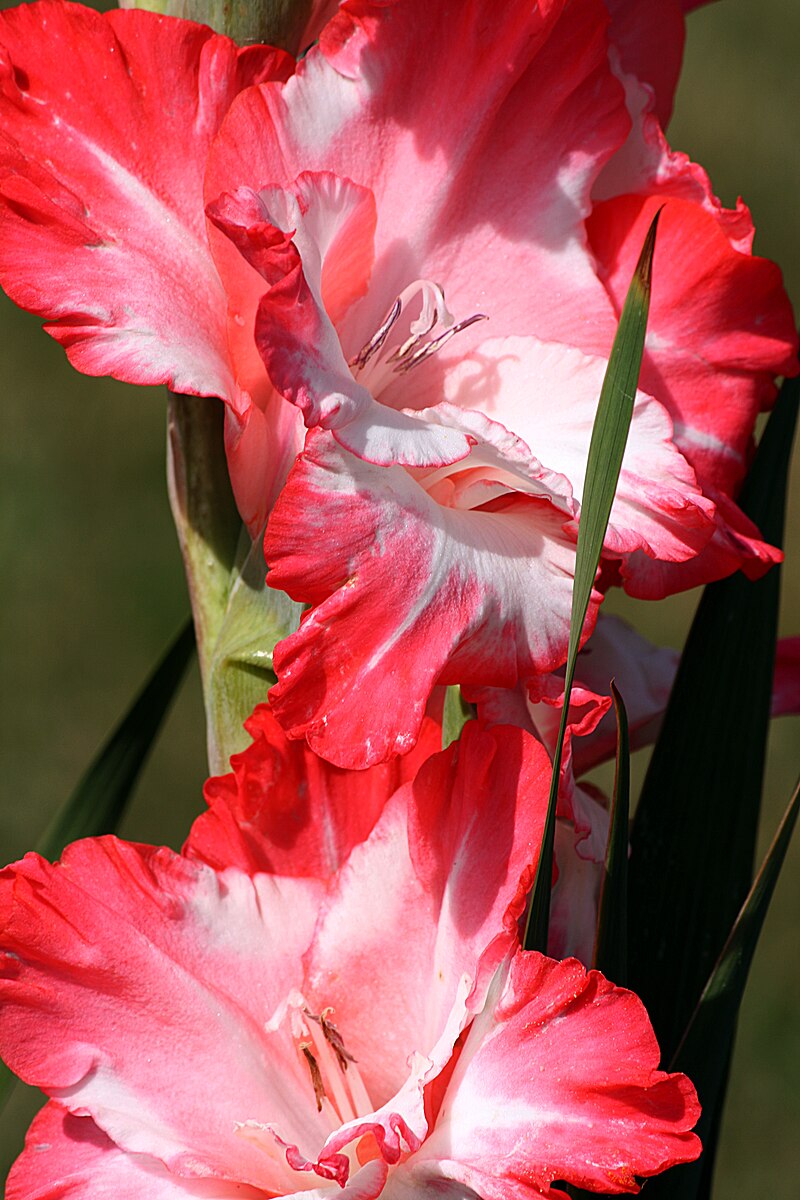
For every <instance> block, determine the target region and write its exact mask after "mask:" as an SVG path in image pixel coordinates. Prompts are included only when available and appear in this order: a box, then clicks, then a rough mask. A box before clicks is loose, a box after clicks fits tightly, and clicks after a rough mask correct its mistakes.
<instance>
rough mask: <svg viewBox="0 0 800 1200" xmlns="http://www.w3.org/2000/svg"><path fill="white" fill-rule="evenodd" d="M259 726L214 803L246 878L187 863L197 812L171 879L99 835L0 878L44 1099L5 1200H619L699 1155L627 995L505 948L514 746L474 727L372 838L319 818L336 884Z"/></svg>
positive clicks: (9, 996) (8, 971)
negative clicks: (245, 812)
mask: <svg viewBox="0 0 800 1200" xmlns="http://www.w3.org/2000/svg"><path fill="white" fill-rule="evenodd" d="M253 728H254V731H255V732H256V733H257V741H259V740H262V741H263V743H264V744H263V745H261V748H260V749H255V751H254V757H253V758H252V762H251V764H250V765H251V767H252V771H246V770H245V764H244V762H243V760H244V758H245V755H243V756H240V767H239V770H238V771H237V777H238V782H237V783H235V784H234V783H233V781H230V782H231V786H230V787H228V788H227V789H226V788H225V787H224V786H223V785H222V783H221V781H217V783H216V784H215V786H214V788H213V789H212V791H213V793H214V796H213V797H212V803H213V805H214V807H213V808H212V810H211V815H212V819H214V820H216V821H217V823H218V824H219V809H220V806H222V805H224V803H225V802H226V797H227V800H228V801H230V802H231V803H232V804H233V805H234V807H235V809H236V811H237V819H238V812H239V808H240V800H241V785H242V784H243V782H244V781H245V779H246V778H248V779H249V781H250V785H251V786H250V789H249V791H250V801H251V809H250V813H251V822H252V823H253V824H255V825H259V824H260V835H261V836H260V841H259V840H258V839H256V838H251V839H250V842H249V847H248V850H247V853H246V856H245V857H246V861H247V865H248V869H247V870H242V869H241V867H240V866H238V865H228V866H226V865H224V864H223V862H221V861H220V845H224V843H223V842H216V843H214V839H213V838H212V839H211V844H213V845H214V850H213V855H214V862H215V867H213V868H212V867H211V866H208V865H206V864H205V863H204V862H203V858H204V855H205V847H206V846H207V845H208V844H209V839H208V827H207V826H206V828H205V829H204V828H203V822H207V821H208V818H207V817H206V818H201V821H200V824H199V825H198V826H196V827H195V830H194V831H193V833H192V835H191V837H190V839H189V843H188V846H187V851H188V852H189V853H190V854H191V855H193V860H192V859H187V858H185V857H180V856H178V855H176V854H174V853H172V852H171V851H169V850H165V849H161V850H159V849H154V848H151V847H146V846H134V845H129V844H126V843H124V842H120V841H118V840H116V839H114V838H103V839H99V840H92V841H85V842H78V843H76V844H75V845H73V846H72V847H70V848H69V849H68V850H67V851H66V852H65V854H64V856H63V859H62V861H61V863H60V864H59V865H56V866H50V865H49V864H48V863H46V862H45V861H43V860H42V859H40V858H39V857H38V856H36V855H29V856H27V857H26V858H25V859H24V860H22V861H21V862H20V863H18V864H16V865H15V866H12V867H9V868H8V869H7V870H6V871H5V872H3V873H2V875H0V946H2V952H3V953H2V956H0V998H1V999H2V1009H0V1049H2V1053H3V1056H4V1057H5V1058H6V1059H7V1061H8V1062H9V1064H10V1065H11V1066H12V1068H13V1069H14V1070H16V1071H17V1072H18V1073H19V1074H20V1075H21V1076H22V1077H23V1078H24V1079H26V1080H28V1081H29V1082H33V1083H35V1084H37V1085H38V1086H40V1087H42V1088H43V1089H44V1090H45V1091H46V1092H47V1093H48V1094H49V1095H50V1096H51V1102H50V1103H49V1104H48V1106H47V1107H46V1108H45V1109H44V1111H43V1113H42V1114H41V1115H40V1116H39V1117H38V1118H37V1120H36V1121H35V1122H34V1125H33V1127H32V1129H31V1132H30V1134H29V1138H28V1142H27V1145H26V1149H25V1151H24V1152H23V1154H22V1156H21V1157H20V1159H19V1160H18V1162H17V1164H16V1166H15V1168H14V1169H13V1171H12V1175H11V1177H10V1180H9V1186H8V1192H7V1196H8V1198H9V1200H23V1197H24V1198H25V1200H30V1197H32V1196H42V1197H44V1196H47V1195H50V1194H51V1187H52V1186H53V1185H54V1181H56V1180H57V1181H59V1182H58V1186H59V1187H62V1186H68V1187H70V1188H72V1189H74V1190H75V1191H76V1194H84V1192H85V1194H87V1195H96V1196H99V1195H109V1196H111V1195H113V1196H114V1197H115V1200H125V1198H127V1197H131V1200H133V1197H134V1196H135V1197H137V1200H138V1198H139V1197H141V1196H142V1195H146V1196H148V1197H151V1196H152V1197H157V1198H158V1200H161V1198H162V1197H163V1198H164V1200H172V1198H173V1197H174V1198H175V1200H179V1198H180V1197H188V1196H203V1197H207V1198H212V1197H213V1198H214V1200H229V1198H233V1197H236V1196H238V1197H251V1198H252V1200H256V1197H259V1196H293V1197H299V1196H309V1197H313V1196H316V1197H322V1196H328V1195H330V1196H331V1197H334V1196H338V1195H344V1196H346V1197H352V1198H354V1200H355V1198H356V1197H357V1198H359V1200H368V1198H370V1197H377V1196H379V1195H384V1196H386V1197H392V1198H399V1197H411V1196H413V1195H419V1194H420V1192H426V1191H427V1190H429V1189H430V1190H431V1191H434V1190H435V1192H436V1194H437V1195H441V1196H446V1197H452V1198H453V1200H456V1197H459V1198H460V1200H464V1198H465V1197H470V1196H475V1197H483V1198H484V1200H508V1198H509V1197H512V1196H513V1197H518V1198H519V1200H528V1198H533V1197H536V1196H542V1195H545V1196H551V1197H557V1196H559V1197H562V1196H563V1195H564V1193H563V1192H562V1191H561V1190H560V1189H558V1188H557V1187H554V1186H552V1185H553V1181H554V1180H566V1181H571V1182H572V1183H574V1184H576V1185H579V1186H588V1187H590V1188H593V1189H596V1190H599V1191H603V1192H608V1191H612V1192H620V1191H635V1190H636V1179H635V1176H637V1175H638V1176H647V1175H651V1174H654V1173H656V1172H659V1171H661V1170H664V1169H665V1168H666V1167H668V1166H670V1165H672V1164H674V1163H678V1162H686V1161H690V1160H692V1159H693V1158H695V1157H696V1156H697V1154H698V1152H699V1148H700V1147H699V1142H698V1139H697V1138H696V1137H695V1136H694V1135H693V1134H692V1133H691V1132H689V1131H690V1129H691V1127H692V1125H693V1124H694V1123H695V1121H696V1119H697V1116H698V1112H699V1109H698V1105H697V1101H696V1097H695V1094H694V1091H693V1089H692V1087H691V1084H690V1083H689V1082H688V1080H686V1078H685V1077H683V1076H680V1075H667V1074H665V1073H663V1072H660V1071H658V1070H657V1066H658V1048H657V1046H656V1043H655V1039H654V1037H653V1034H652V1031H651V1029H650V1027H649V1023H648V1021H647V1017H646V1015H645V1013H644V1010H643V1008H642V1006H641V1004H640V1003H639V1001H638V1000H637V999H636V997H635V996H633V995H632V994H631V993H630V992H626V991H623V990H622V989H619V988H615V987H614V986H613V985H612V984H610V983H608V982H607V981H606V980H605V979H603V977H602V976H600V975H599V974H597V973H596V972H590V973H588V974H587V972H586V971H585V970H584V968H583V967H581V966H580V965H579V964H578V963H577V962H575V961H567V962H564V963H556V962H553V961H551V960H549V959H546V958H543V957H542V956H540V955H538V954H534V953H524V952H522V951H520V950H519V949H518V943H517V940H516V922H517V918H518V916H519V914H520V912H521V909H522V905H523V901H524V896H525V892H526V890H527V887H528V885H529V883H530V879H531V867H530V864H531V862H532V861H534V860H535V857H536V853H537V847H538V844H539V839H540V837H541V831H542V821H543V815H544V809H545V804H546V795H547V786H548V776H549V761H548V759H547V756H546V754H545V753H544V751H543V750H542V748H541V747H540V746H539V745H538V744H537V743H536V742H535V741H534V739H532V738H531V737H529V735H527V734H525V733H524V732H523V731H521V730H518V729H513V728H497V729H494V730H491V731H484V730H481V729H479V728H478V727H477V725H476V724H474V723H472V724H470V725H468V726H467V728H466V730H465V733H464V736H463V738H462V740H461V742H460V743H458V744H456V745H453V746H452V747H450V749H449V750H447V751H445V752H443V753H438V754H435V755H433V756H432V757H431V758H429V759H428V761H427V762H426V763H425V764H424V765H423V766H422V767H421V768H420V769H419V770H418V771H417V773H416V776H415V778H414V780H413V781H412V782H408V783H405V784H403V785H402V786H401V787H400V788H399V790H397V791H396V792H395V793H394V794H393V795H392V796H390V797H389V798H388V800H387V801H386V802H385V806H384V807H383V810H382V812H381V813H380V815H379V816H378V817H377V821H376V823H375V824H374V827H373V828H372V831H371V832H370V833H369V835H368V836H367V837H366V840H362V841H357V839H356V838H355V837H354V836H353V830H352V827H351V826H350V825H349V824H347V823H346V822H345V824H344V826H343V827H341V828H340V826H339V822H341V820H342V818H343V815H344V814H343V810H342V808H341V806H339V805H337V804H336V803H333V804H332V805H331V806H329V807H328V808H327V810H326V811H327V813H328V816H329V818H330V821H331V825H330V829H331V832H332V834H333V844H335V845H337V846H338V850H337V851H336V855H337V856H338V855H340V856H341V857H340V861H339V862H338V863H336V866H335V869H334V870H333V871H331V869H330V868H331V860H327V861H326V862H325V863H324V864H322V863H321V859H320V856H319V853H318V848H319V847H318V844H315V843H313V840H312V841H309V840H308V839H306V838H304V837H302V836H301V837H300V838H299V839H297V838H296V833H297V812H296V811H293V805H292V798H294V801H295V805H294V807H295V808H299V810H300V813H301V819H300V825H301V826H302V827H306V823H305V821H304V819H303V817H302V812H303V805H304V804H305V799H304V797H303V790H302V788H300V789H298V776H297V769H296V767H297V763H296V761H291V756H290V754H288V753H286V747H285V741H284V740H283V739H282V736H281V735H280V733H279V730H278V728H277V726H276V725H275V724H274V722H272V721H271V720H270V719H269V717H268V714H266V713H265V712H264V710H259V713H258V715H257V716H256V715H254V725H253ZM268 746H271V747H272V749H273V751H274V752H275V759H274V764H275V770H274V771H268V772H267V775H268V776H269V782H268V784H267V787H266V788H265V792H264V803H263V806H262V808H261V811H260V813H259V812H258V806H257V805H256V804H255V803H254V801H255V785H256V779H257V777H258V773H259V771H260V770H261V767H263V765H264V763H265V762H266V759H267V757H268V755H267V754H266V753H265V751H266V748H267V747H268ZM247 753H248V752H246V754H247ZM259 763H260V764H261V766H259ZM326 771H330V768H327V767H326V766H325V765H324V764H323V765H321V766H320V778H321V777H322V776H324V773H325V772H326ZM356 786H357V787H360V788H363V787H364V786H365V783H364V777H363V776H361V777H360V779H359V782H358V783H357V784H356ZM311 790H312V791H315V792H316V794H317V796H319V779H318V780H317V783H316V784H314V783H311ZM215 809H216V817H214V811H215ZM277 813H281V814H282V816H279V817H276V814H277ZM317 825H319V822H317ZM223 853H224V850H223ZM261 856H263V861H262V862H261V863H259V861H258V860H259V857H261ZM231 858H232V859H233V860H235V861H236V862H239V861H241V858H242V855H241V853H240V851H239V849H236V848H234V849H233V851H232V854H231ZM334 861H335V859H334ZM273 862H277V863H279V864H280V874H275V873H273V870H272V866H271V864H272V863H273ZM259 865H260V866H261V867H262V868H264V869H263V870H262V871H258V870H257V868H258V867H259Z"/></svg>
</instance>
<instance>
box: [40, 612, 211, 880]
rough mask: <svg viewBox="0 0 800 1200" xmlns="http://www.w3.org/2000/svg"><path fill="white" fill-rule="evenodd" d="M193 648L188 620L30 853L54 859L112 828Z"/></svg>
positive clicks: (114, 827) (122, 809)
mask: <svg viewBox="0 0 800 1200" xmlns="http://www.w3.org/2000/svg"><path fill="white" fill-rule="evenodd" d="M193 649H194V626H193V624H192V622H191V620H189V621H187V622H186V624H185V625H184V627H183V628H182V629H181V631H180V633H179V634H178V635H177V637H176V638H175V640H174V641H173V642H172V644H171V645H170V647H169V649H168V650H167V651H166V653H165V654H164V656H163V658H162V659H161V661H160V662H159V663H158V665H157V666H156V668H155V670H154V671H153V673H152V674H151V676H150V677H149V679H148V680H147V682H146V683H145V685H144V687H143V688H142V690H141V692H140V693H139V695H138V696H137V698H136V699H135V700H134V702H133V704H132V705H131V707H130V708H129V709H128V712H127V713H126V714H125V716H124V717H123V718H122V720H121V721H120V723H119V725H118V726H117V727H116V729H115V730H114V732H113V733H112V734H111V736H110V737H109V738H108V741H107V742H106V743H105V745H104V746H103V747H102V749H101V750H100V751H99V753H98V754H97V755H96V757H95V759H94V761H93V762H92V763H91V765H90V766H89V768H88V770H87V771H86V772H85V774H84V775H83V777H82V779H81V780H80V782H79V783H78V786H77V787H76V788H75V790H74V791H73V793H72V795H71V796H70V797H69V799H68V800H67V801H66V803H65V804H64V805H63V806H62V807H61V808H60V809H59V811H58V812H57V813H56V814H55V816H54V817H53V820H52V821H51V822H50V824H49V825H48V827H47V829H46V830H45V832H44V834H43V836H42V837H41V838H40V840H39V842H38V843H37V846H36V849H37V851H38V852H39V853H40V854H42V855H43V856H44V857H45V858H50V859H54V858H58V856H59V854H60V853H61V851H62V850H63V849H64V847H65V846H66V845H67V844H68V843H69V842H74V841H77V840H78V838H82V837H98V836H99V835H100V834H103V833H112V832H113V831H114V830H115V829H116V827H117V825H118V824H119V821H120V818H121V817H122V814H123V813H124V811H125V806H126V804H127V802H128V800H129V798H130V795H131V792H132V791H133V787H134V784H135V783H136V780H137V778H138V777H139V773H140V771H141V770H142V768H143V766H144V764H145V762H146V760H147V756H148V754H149V753H150V750H151V749H152V746H153V742H154V741H155V737H156V734H157V733H158V731H159V729H160V728H161V723H162V721H163V719H164V717H165V716H166V713H167V709H168V708H169V706H170V704H171V702H172V699H173V697H174V696H175V693H176V691H177V689H178V684H179V683H180V681H181V679H182V678H183V674H184V671H185V670H186V666H187V664H188V662H189V658H190V656H191V654H192V650H193Z"/></svg>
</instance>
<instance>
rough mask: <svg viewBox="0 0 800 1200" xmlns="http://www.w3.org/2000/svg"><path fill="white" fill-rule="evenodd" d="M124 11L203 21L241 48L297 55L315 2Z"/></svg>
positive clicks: (181, 1) (219, 2)
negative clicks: (259, 46)
mask: <svg viewBox="0 0 800 1200" xmlns="http://www.w3.org/2000/svg"><path fill="white" fill-rule="evenodd" d="M121 7H123V8H133V7H136V8H149V9H150V10H151V11H152V12H158V13H163V14H165V15H166V16H171V17H186V18H188V19H189V20H192V21H201V22H202V23H203V24H204V25H210V26H211V28H212V29H216V30H217V32H218V33H225V34H227V36H228V37H230V38H233V40H234V41H235V42H238V43H239V44H240V45H249V44H251V43H253V42H262V43H266V44H267V45H269V46H280V47H281V49H283V50H288V51H289V52H290V53H291V54H296V53H297V51H298V49H300V46H299V41H300V36H301V34H302V32H303V29H304V28H305V25H306V22H307V21H308V17H309V13H310V12H311V0H139V2H138V3H136V4H132V3H127V4H125V3H123V5H122V6H121Z"/></svg>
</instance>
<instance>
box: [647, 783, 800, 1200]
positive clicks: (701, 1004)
mask: <svg viewBox="0 0 800 1200" xmlns="http://www.w3.org/2000/svg"><path fill="white" fill-rule="evenodd" d="M798 813H800V782H799V783H798V784H797V786H796V787H795V790H794V793H793V795H792V798H791V800H790V802H789V806H788V808H787V810H786V812H785V814H784V817H783V820H782V821H781V824H780V826H779V828H778V831H777V833H776V834H775V838H774V840H773V842H772V845H771V846H770V848H769V850H768V851H767V854H766V857H765V859H764V862H763V863H762V864H761V869H760V870H759V872H758V875H757V877H756V879H755V882H754V883H753V886H752V887H751V889H750V891H749V893H748V895H747V898H746V900H745V902H744V904H743V905H742V908H741V910H740V912H739V915H738V917H737V918H736V922H735V924H734V926H733V928H732V929H731V931H730V934H729V935H728V938H727V941H726V942H725V945H724V947H723V949H722V952H721V954H720V956H719V958H718V959H717V962H716V964H715V966H714V969H713V971H712V972H711V976H710V978H709V980H708V982H707V983H706V986H705V988H704V989H703V993H702V995H701V997H700V1000H699V1001H698V1004H697V1007H696V1008H695V1010H694V1013H693V1014H692V1017H691V1020H690V1021H689V1024H688V1026H687V1028H686V1030H685V1031H684V1034H683V1037H682V1039H681V1042H680V1044H679V1046H678V1049H677V1051H676V1053H675V1055H674V1057H673V1060H672V1062H671V1063H670V1070H671V1071H683V1072H685V1074H687V1075H688V1076H689V1078H690V1079H691V1080H692V1083H694V1085H695V1087H696V1088H697V1092H698V1095H699V1096H700V1102H701V1104H702V1105H703V1115H702V1117H701V1118H700V1121H699V1123H698V1125H697V1129H696V1132H697V1133H698V1134H699V1135H700V1138H701V1140H702V1142H703V1145H704V1147H706V1148H707V1149H706V1153H707V1152H708V1148H711V1149H712V1153H713V1149H714V1147H715V1144H716V1138H717V1133H718V1128H719V1123H720V1118H721V1115H722V1097H723V1095H724V1088H725V1083H726V1081H727V1075H728V1068H729V1065H730V1056H731V1047H732V1044H733V1038H734V1034H735V1032H736V1018H737V1015H738V1012H739V1006H740V1004H741V1001H742V996H743V995H744V989H745V985H746V983H747V976H748V974H749V971H750V965H751V963H752V961H753V955H754V954H755V951H756V946H757V944H758V939H759V936H760V934H761V930H762V928H763V925H764V920H765V918H766V915H767V910H768V909H769V905H770V901H771V900H772V894H773V892H774V891H775V884H776V883H777V882H778V876H779V874H780V871H781V867H782V866H783V861H784V859H785V857H786V851H787V849H788V848H789V842H790V841H791V837H792V833H793V831H794V827H795V825H796V823H797V817H798ZM704 1157H705V1155H704V1156H703V1158H704ZM703 1158H701V1159H700V1160H699V1161H698V1162H696V1163H690V1164H689V1165H688V1166H685V1167H677V1168H675V1170H673V1171H670V1172H669V1173H668V1174H667V1175H665V1176H663V1177H661V1178H659V1179H655V1180H653V1181H652V1182H651V1183H650V1184H648V1189H647V1190H648V1196H649V1197H652V1200H691V1197H693V1196H697V1195H708V1194H710V1189H711V1172H710V1170H709V1169H708V1166H707V1165H706V1164H704V1161H703Z"/></svg>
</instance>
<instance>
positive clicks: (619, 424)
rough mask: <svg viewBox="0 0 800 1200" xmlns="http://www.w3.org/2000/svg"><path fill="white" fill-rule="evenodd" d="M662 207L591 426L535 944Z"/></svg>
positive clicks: (532, 915) (544, 926) (531, 943)
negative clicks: (579, 662) (575, 685)
mask: <svg viewBox="0 0 800 1200" xmlns="http://www.w3.org/2000/svg"><path fill="white" fill-rule="evenodd" d="M659 214H660V210H659V212H658V213H656V215H655V217H654V218H653V222H652V224H651V226H650V228H649V230H648V231H647V236H646V238H645V240H644V245H643V246H642V252H641V254H640V256H639V261H638V263H637V265H636V270H635V271H634V273H633V279H632V280H631V283H630V287H629V288H628V294H627V296H626V297H625V304H624V305H623V308H622V314H621V315H620V319H619V325H618V327H617V333H616V336H615V338H614V344H613V346H612V347H611V354H610V356H609V360H608V367H607V369H606V373H605V378H604V379H603V386H602V388H601V390H600V400H599V402H598V405H597V414H596V416H595V419H594V425H593V427H592V439H591V442H590V444H589V455H588V458H587V462H586V483H585V485H584V490H583V499H582V502H581V518H580V527H579V530H578V546H577V552H576V558H575V582H574V586H573V589H572V612H571V615H570V631H569V647H568V654H567V666H566V674H565V680H564V708H563V711H562V713H561V726H560V728H559V733H558V740H557V742H556V747H555V753H554V756H553V777H552V783H551V786H550V801H549V805H548V811H547V820H546V823H545V829H544V834H543V836H542V849H541V854H540V856H539V863H538V866H537V868H536V878H535V881H534V885H533V891H532V893H531V902H530V908H529V911H528V924H527V929H526V933H525V945H526V947H527V948H528V949H529V950H540V951H542V952H544V951H546V949H547V930H548V926H549V923H550V886H551V882H552V876H553V842H554V838H555V823H556V801H557V798H558V781H559V778H560V775H561V755H562V748H563V744H564V733H565V730H566V725H567V713H568V710H569V697H570V693H571V691H572V682H573V678H574V675H575V660H576V658H577V656H578V649H579V647H580V641H581V634H582V632H583V626H584V622H585V620H586V613H587V611H588V608H589V598H590V596H591V592H592V588H593V586H594V581H595V576H596V574H597V565H598V563H599V562H600V552H601V550H602V548H603V541H604V539H605V536H606V529H607V528H608V518H609V516H610V514H611V506H612V504H613V503H614V495H615V493H616V490H617V482H618V480H619V472H620V468H621V466H622V457H623V455H624V453H625V443H626V442H627V439H628V429H629V428H630V423H631V416H632V415H633V402H634V399H635V397H636V387H637V384H638V382H639V370H640V368H641V365H642V354H643V352H644V339H645V334H646V332H647V314H648V311H649V309H650V289H651V279H652V265H653V250H654V248H655V240H656V229H657V226H658V218H659Z"/></svg>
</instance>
